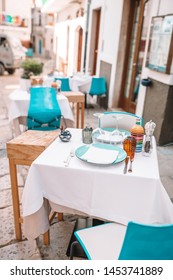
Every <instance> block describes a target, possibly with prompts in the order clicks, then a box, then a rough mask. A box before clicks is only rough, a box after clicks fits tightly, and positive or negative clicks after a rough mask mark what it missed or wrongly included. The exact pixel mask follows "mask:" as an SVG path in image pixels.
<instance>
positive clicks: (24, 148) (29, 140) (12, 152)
mask: <svg viewBox="0 0 173 280" xmlns="http://www.w3.org/2000/svg"><path fill="white" fill-rule="evenodd" d="M58 135H59V132H58V131H36V130H28V131H26V132H24V133H22V134H21V135H19V136H18V137H16V138H14V139H12V140H10V141H9V142H8V143H7V156H8V159H9V168H10V179H11V191H12V203H13V213H14V225H15V234H16V239H17V240H22V230H21V223H22V222H23V219H22V217H21V214H20V201H19V192H18V180H17V168H16V166H17V165H28V166H30V165H31V164H32V162H33V161H34V160H35V159H36V158H37V157H38V156H39V155H40V154H41V153H42V152H43V151H44V150H45V149H46V148H47V147H48V146H49V145H50V144H51V143H52V142H53V141H54V140H55V139H56V138H57V137H58ZM62 215H63V214H62V213H59V214H58V219H59V220H62ZM49 242H50V240H49V231H48V232H47V233H45V234H44V244H45V245H48V244H49Z"/></svg>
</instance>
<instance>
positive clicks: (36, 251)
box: [0, 62, 173, 260]
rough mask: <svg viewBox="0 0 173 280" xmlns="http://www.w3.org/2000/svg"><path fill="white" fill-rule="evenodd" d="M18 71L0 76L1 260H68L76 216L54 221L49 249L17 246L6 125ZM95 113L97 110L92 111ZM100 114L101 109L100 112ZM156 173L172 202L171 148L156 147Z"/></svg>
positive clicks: (88, 118) (88, 113)
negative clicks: (67, 251) (158, 171)
mask: <svg viewBox="0 0 173 280" xmlns="http://www.w3.org/2000/svg"><path fill="white" fill-rule="evenodd" d="M50 67H51V63H48V62H47V68H46V67H45V69H44V71H45V74H47V73H48V71H49V68H50ZM19 83H20V70H17V71H16V73H15V74H14V75H11V76H10V75H8V74H5V75H4V76H0V221H1V222H0V225H1V227H0V259H1V260H5V259H11V260H17V259H19V260H20V259H21V260H22V259H48V260H51V259H55V260H58V259H59V260H60V259H61V260H64V259H69V257H67V256H66V250H67V247H68V244H69V241H70V238H71V234H72V232H73V229H74V225H75V220H76V216H73V215H65V216H64V221H61V222H58V220H57V219H55V220H54V222H53V224H52V225H51V230H50V239H51V244H50V246H47V247H46V246H44V245H43V238H42V236H40V237H39V238H38V239H37V240H36V241H34V242H31V241H28V240H26V239H25V237H24V236H23V240H22V241H21V242H18V241H17V240H16V239H15V232H14V222H13V209H12V199H11V186H10V176H9V166H8V159H7V156H6V142H7V141H9V140H10V139H12V138H13V131H12V127H11V124H10V123H9V121H8V104H9V102H8V95H9V94H10V93H11V92H12V91H13V90H15V89H17V88H19ZM95 110H96V111H97V108H96V109H95ZM99 110H100V109H99ZM93 112H94V110H93V109H87V110H85V125H87V124H89V125H90V126H92V127H93V128H95V127H96V126H97V118H95V117H94V116H93ZM157 151H158V160H159V170H160V176H161V180H162V183H163V185H164V187H165V189H166V190H167V192H168V195H169V197H170V198H171V199H172V198H173V168H172V167H173V145H169V146H166V147H158V148H157ZM26 175H27V168H23V169H22V172H21V170H20V172H18V176H19V188H20V196H21V195H22V189H23V186H24V181H25V177H26Z"/></svg>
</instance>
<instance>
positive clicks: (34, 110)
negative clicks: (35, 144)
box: [28, 87, 61, 130]
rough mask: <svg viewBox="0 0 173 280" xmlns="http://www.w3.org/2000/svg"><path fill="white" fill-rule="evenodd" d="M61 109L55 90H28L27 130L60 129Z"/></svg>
mask: <svg viewBox="0 0 173 280" xmlns="http://www.w3.org/2000/svg"><path fill="white" fill-rule="evenodd" d="M60 121H61V109H60V107H59V104H58V101H57V98H56V90H55V89H54V88H49V87H33V88H31V89H30V105H29V110H28V129H37V130H53V129H57V128H59V127H60Z"/></svg>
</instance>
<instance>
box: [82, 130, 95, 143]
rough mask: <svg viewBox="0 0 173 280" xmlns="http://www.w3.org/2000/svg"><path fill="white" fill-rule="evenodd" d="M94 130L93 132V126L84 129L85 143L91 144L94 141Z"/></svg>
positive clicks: (83, 140)
mask: <svg viewBox="0 0 173 280" xmlns="http://www.w3.org/2000/svg"><path fill="white" fill-rule="evenodd" d="M92 132H93V129H92V127H90V128H89V127H87V126H86V127H85V128H84V129H83V130H82V142H83V143H85V144H91V143H92V142H93V141H92Z"/></svg>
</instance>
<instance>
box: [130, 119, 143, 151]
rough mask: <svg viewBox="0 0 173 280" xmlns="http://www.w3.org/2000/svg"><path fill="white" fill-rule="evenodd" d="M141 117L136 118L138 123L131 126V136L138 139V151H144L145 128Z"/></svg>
mask: <svg viewBox="0 0 173 280" xmlns="http://www.w3.org/2000/svg"><path fill="white" fill-rule="evenodd" d="M140 123H141V121H140V119H139V118H137V119H136V124H135V125H134V126H133V127H132V128H131V131H130V132H131V136H133V137H134V138H135V139H136V153H140V152H141V151H142V146H143V137H144V128H143V127H142V126H141V124H140Z"/></svg>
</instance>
